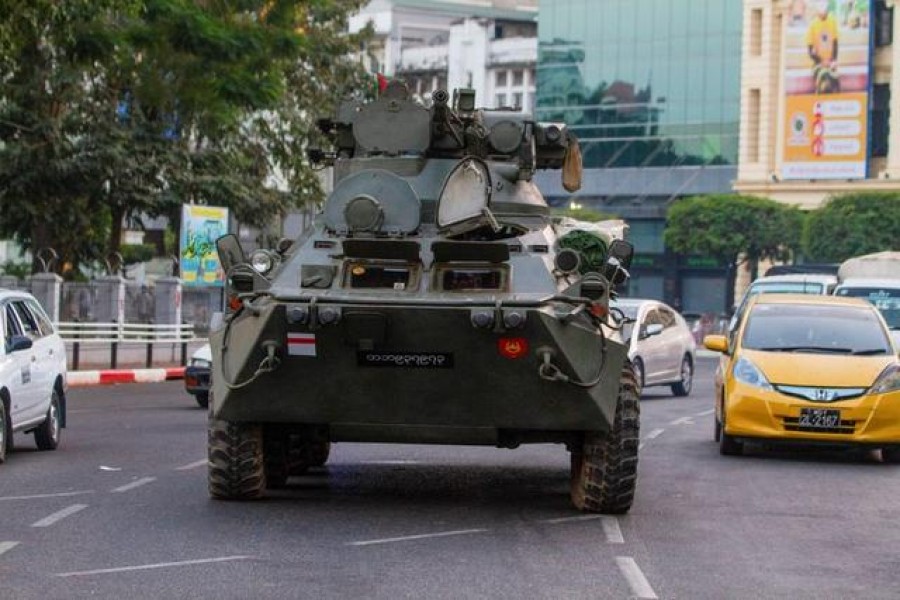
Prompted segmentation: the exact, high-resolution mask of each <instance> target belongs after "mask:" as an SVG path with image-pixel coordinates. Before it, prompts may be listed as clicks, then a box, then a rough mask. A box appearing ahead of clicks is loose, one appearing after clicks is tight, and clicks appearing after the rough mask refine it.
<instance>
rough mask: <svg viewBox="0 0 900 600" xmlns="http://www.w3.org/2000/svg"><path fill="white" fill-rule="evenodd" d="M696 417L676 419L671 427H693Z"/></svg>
mask: <svg viewBox="0 0 900 600" xmlns="http://www.w3.org/2000/svg"><path fill="white" fill-rule="evenodd" d="M693 424H694V417H681V418H680V419H675V420H674V421H672V422H671V423H669V425H693Z"/></svg>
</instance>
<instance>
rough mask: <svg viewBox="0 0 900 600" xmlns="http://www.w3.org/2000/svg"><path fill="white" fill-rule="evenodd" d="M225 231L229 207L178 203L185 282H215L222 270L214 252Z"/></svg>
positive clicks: (220, 282) (221, 278) (218, 283)
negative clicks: (180, 205) (181, 204)
mask: <svg viewBox="0 0 900 600" xmlns="http://www.w3.org/2000/svg"><path fill="white" fill-rule="evenodd" d="M226 233H228V209H227V208H222V207H219V206H200V205H197V204H185V205H183V206H182V207H181V234H180V241H179V248H180V256H179V262H180V270H181V281H182V283H183V284H184V285H185V286H216V287H221V286H222V285H223V284H224V282H225V273H224V272H223V271H222V266H221V265H220V264H219V256H218V254H216V240H217V239H219V238H220V237H221V236H223V235H225V234H226Z"/></svg>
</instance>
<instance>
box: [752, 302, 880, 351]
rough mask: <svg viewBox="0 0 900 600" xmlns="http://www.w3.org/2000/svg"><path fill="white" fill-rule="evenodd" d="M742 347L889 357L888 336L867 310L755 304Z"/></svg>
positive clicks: (807, 305)
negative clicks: (886, 355)
mask: <svg viewBox="0 0 900 600" xmlns="http://www.w3.org/2000/svg"><path fill="white" fill-rule="evenodd" d="M741 345H742V346H743V347H744V348H746V349H749V350H767V351H774V352H800V353H826V354H858V355H866V354H872V355H877V354H889V353H890V350H891V345H890V341H889V339H888V334H887V332H886V331H885V329H884V326H883V325H882V324H881V322H880V321H879V320H878V318H877V317H876V315H875V313H874V312H873V311H872V310H871V309H869V308H866V307H862V308H859V307H854V306H817V305H810V304H757V305H756V306H754V307H753V309H752V310H751V311H750V314H749V315H748V317H747V325H746V327H745V328H744V333H743V336H742V340H741Z"/></svg>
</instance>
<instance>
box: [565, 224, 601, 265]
mask: <svg viewBox="0 0 900 600" xmlns="http://www.w3.org/2000/svg"><path fill="white" fill-rule="evenodd" d="M559 247H560V248H561V249H562V248H570V249H572V250H575V251H576V252H578V253H579V254H580V255H581V266H580V267H578V271H579V272H580V273H581V274H582V275H584V274H585V273H589V272H591V271H593V272H595V273H602V272H603V265H605V264H606V252H607V245H606V242H605V241H604V240H602V239H601V238H600V237H598V236H597V235H596V234H594V233H591V232H588V231H579V230H575V231H571V232H569V233H567V234H566V235H564V236H562V237H561V238H559Z"/></svg>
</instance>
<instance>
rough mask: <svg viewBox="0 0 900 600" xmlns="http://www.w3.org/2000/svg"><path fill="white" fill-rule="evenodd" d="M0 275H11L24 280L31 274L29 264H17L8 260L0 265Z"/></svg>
mask: <svg viewBox="0 0 900 600" xmlns="http://www.w3.org/2000/svg"><path fill="white" fill-rule="evenodd" d="M0 273H2V274H3V275H11V276H13V277H15V278H17V279H25V278H26V277H28V276H29V275H30V274H31V265H30V264H29V263H24V262H23V263H17V262H13V261H11V260H8V261H6V262H5V263H3V264H2V265H0Z"/></svg>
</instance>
